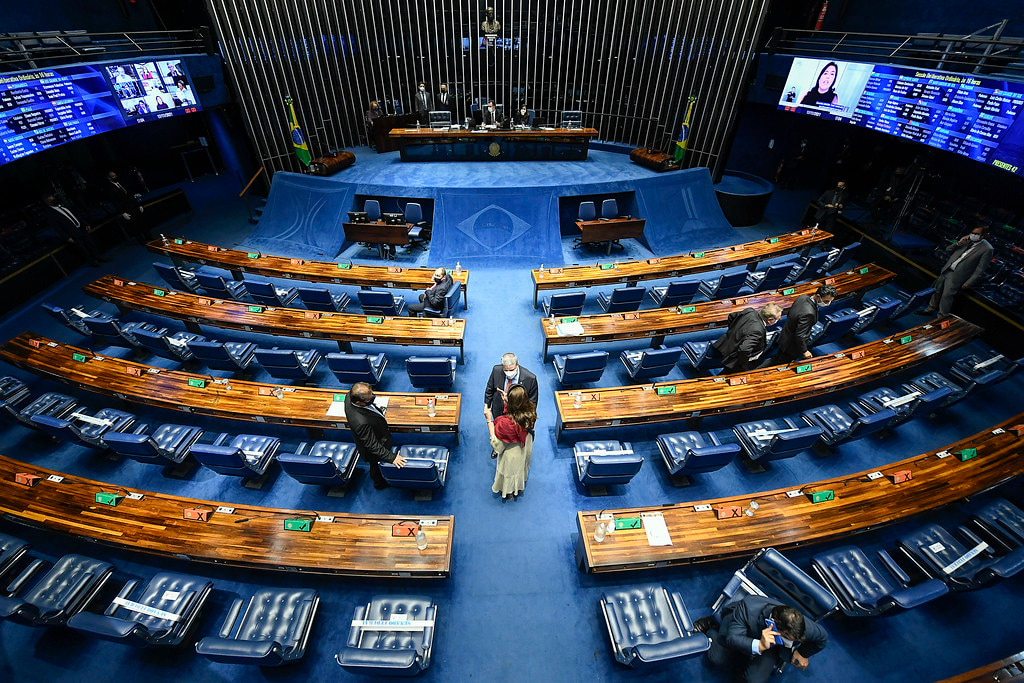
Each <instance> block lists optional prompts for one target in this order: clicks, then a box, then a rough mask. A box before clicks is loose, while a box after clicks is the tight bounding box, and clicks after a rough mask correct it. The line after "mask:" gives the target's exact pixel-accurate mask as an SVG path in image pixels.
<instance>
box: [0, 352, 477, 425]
mask: <svg viewBox="0 0 1024 683" xmlns="http://www.w3.org/2000/svg"><path fill="white" fill-rule="evenodd" d="M34 344H38V348H36V346H34ZM76 354H77V355H79V356H81V357H83V358H85V360H84V361H78V360H75V358H74V356H75V355H76ZM0 360H5V361H7V362H8V363H10V364H11V365H15V366H17V367H19V368H22V369H24V370H29V371H31V372H34V373H36V374H38V375H43V376H45V377H50V378H52V379H55V380H57V381H58V382H64V383H65V384H71V385H74V386H77V387H79V388H81V389H85V390H87V391H94V392H96V393H98V394H103V395H106V396H114V397H115V398H119V399H121V400H123V401H130V402H132V403H141V404H145V405H151V406H157V407H159V408H167V409H169V410H176V411H182V412H186V413H196V414H198V415H207V416H210V417H225V418H228V419H231V420H242V421H245V422H268V423H273V424H283V425H293V426H296V427H306V428H308V429H310V430H311V433H313V434H314V435H317V436H318V435H319V434H321V433H322V432H323V430H325V429H345V428H346V425H345V420H344V418H341V417H329V416H327V414H326V413H327V409H328V408H329V407H330V406H331V403H332V401H333V400H334V397H335V396H336V395H338V394H341V393H344V392H345V391H347V389H342V388H340V387H338V388H330V387H302V386H287V385H278V384H262V383H259V382H245V381H241V380H235V379H230V380H229V379H226V378H223V379H214V378H212V377H210V376H209V375H201V374H197V373H191V372H182V371H180V370H164V369H161V368H154V367H152V366H149V365H144V364H142V363H134V362H132V361H127V360H121V359H119V358H111V357H109V356H103V355H100V354H94V353H93V352H92V351H87V350H86V349H80V348H77V347H74V346H68V345H66V344H60V343H57V342H55V341H52V340H50V339H47V338H45V337H42V336H40V335H38V334H34V333H32V332H23V333H22V334H20V335H18V336H17V337H14V338H13V339H11V340H10V341H8V342H6V343H5V344H4V345H3V346H0ZM130 373H139V374H137V375H136V374H130ZM190 379H192V380H205V382H206V386H205V387H203V388H197V387H192V386H189V380H190ZM277 389H280V394H281V398H276V397H275V396H274V395H273V392H274V391H275V390H277ZM376 393H377V395H378V396H388V397H390V404H389V405H388V411H387V418H388V425H389V426H390V428H391V431H392V432H411V433H432V434H454V435H455V437H456V442H458V433H459V411H460V409H461V405H462V395H461V394H456V393H438V394H433V393H429V394H428V393H385V392H381V391H379V392H376ZM426 396H438V397H439V398H438V400H437V401H436V403H437V414H436V415H435V416H434V417H429V416H428V415H427V406H425V405H416V399H417V398H424V397H426Z"/></svg>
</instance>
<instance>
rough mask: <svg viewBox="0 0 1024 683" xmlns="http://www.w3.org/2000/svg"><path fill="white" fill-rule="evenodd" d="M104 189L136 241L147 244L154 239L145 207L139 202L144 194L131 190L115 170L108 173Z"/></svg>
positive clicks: (108, 199)
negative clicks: (146, 217)
mask: <svg viewBox="0 0 1024 683" xmlns="http://www.w3.org/2000/svg"><path fill="white" fill-rule="evenodd" d="M103 189H104V191H105V192H106V195H107V201H109V202H110V203H111V204H113V205H114V210H115V212H116V213H117V214H119V216H120V218H121V220H123V221H124V225H126V226H127V228H128V230H130V231H131V232H132V233H133V234H134V235H135V239H136V241H138V243H139V244H145V243H146V242H148V241H149V240H151V239H153V235H151V234H150V232H149V227H148V226H147V225H146V221H145V218H143V215H142V214H143V211H144V209H143V208H142V204H141V203H140V202H139V200H140V199H142V195H141V194H138V193H132V192H130V191H129V190H128V188H127V187H125V186H124V184H123V183H122V182H121V180H120V179H119V178H118V177H117V173H115V172H113V171H110V172H109V173H107V179H106V181H105V182H104V183H103Z"/></svg>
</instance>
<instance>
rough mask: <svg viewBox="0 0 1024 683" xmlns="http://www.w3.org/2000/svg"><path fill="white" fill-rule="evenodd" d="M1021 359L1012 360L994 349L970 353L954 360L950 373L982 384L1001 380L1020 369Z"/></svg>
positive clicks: (964, 380)
mask: <svg viewBox="0 0 1024 683" xmlns="http://www.w3.org/2000/svg"><path fill="white" fill-rule="evenodd" d="M1020 366H1021V360H1010V359H1009V358H1007V357H1005V356H1004V355H1003V354H1001V353H996V352H995V351H993V350H992V349H989V350H988V351H986V352H984V353H978V354H974V353H972V354H969V355H966V356H964V357H963V358H958V359H956V360H955V361H953V366H952V367H951V368H950V370H949V371H950V373H952V375H953V376H954V377H956V378H957V379H958V380H961V381H963V382H964V383H965V384H966V383H967V382H977V383H978V384H981V385H989V384H995V383H996V382H1001V381H1003V380H1004V379H1006V378H1007V377H1009V376H1010V375H1012V374H1013V373H1015V372H1017V370H1019V369H1020Z"/></svg>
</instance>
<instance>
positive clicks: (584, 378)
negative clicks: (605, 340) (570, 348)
mask: <svg viewBox="0 0 1024 683" xmlns="http://www.w3.org/2000/svg"><path fill="white" fill-rule="evenodd" d="M554 364H555V375H557V376H558V381H559V382H561V383H562V385H563V386H575V385H578V384H587V383H589V382H598V381H600V380H601V375H603V374H604V369H605V367H606V366H607V365H608V352H607V351H587V352H585V353H571V354H567V355H556V356H555V357H554Z"/></svg>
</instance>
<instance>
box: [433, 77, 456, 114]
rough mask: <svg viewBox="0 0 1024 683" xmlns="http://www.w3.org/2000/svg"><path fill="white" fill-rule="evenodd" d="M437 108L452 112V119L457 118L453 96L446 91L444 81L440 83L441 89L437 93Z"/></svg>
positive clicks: (446, 87)
mask: <svg viewBox="0 0 1024 683" xmlns="http://www.w3.org/2000/svg"><path fill="white" fill-rule="evenodd" d="M437 110H438V111H449V112H451V114H452V121H453V122H454V121H456V120H457V119H456V116H455V98H454V97H452V94H451V93H450V92H448V86H447V85H445V84H444V83H442V84H441V91H440V92H439V93H437Z"/></svg>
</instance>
